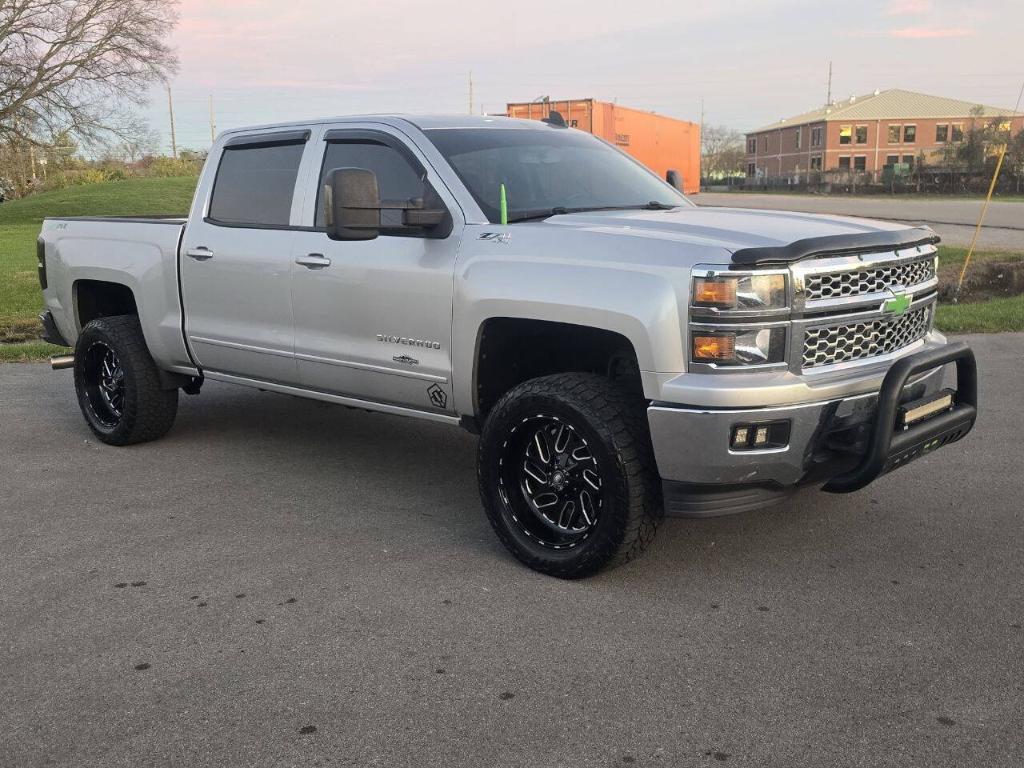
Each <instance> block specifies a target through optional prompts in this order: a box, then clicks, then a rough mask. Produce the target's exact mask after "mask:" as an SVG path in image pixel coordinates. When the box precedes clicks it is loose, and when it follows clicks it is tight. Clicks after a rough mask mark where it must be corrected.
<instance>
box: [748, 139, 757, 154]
mask: <svg viewBox="0 0 1024 768" xmlns="http://www.w3.org/2000/svg"><path fill="white" fill-rule="evenodd" d="M747 154H748V155H756V154H757V139H756V138H753V139H747Z"/></svg>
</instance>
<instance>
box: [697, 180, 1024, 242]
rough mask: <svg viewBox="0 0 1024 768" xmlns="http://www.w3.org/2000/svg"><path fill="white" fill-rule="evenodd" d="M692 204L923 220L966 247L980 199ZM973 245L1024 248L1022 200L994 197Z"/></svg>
mask: <svg viewBox="0 0 1024 768" xmlns="http://www.w3.org/2000/svg"><path fill="white" fill-rule="evenodd" d="M690 199H691V200H693V201H694V202H695V203H697V204H698V205H720V206H725V207H730V208H765V209H768V210H782V211H805V212H807V213H830V214H837V215H840V216H860V217H864V218H869V219H888V220H890V221H900V222H905V223H908V224H927V225H928V226H930V227H931V228H932V229H934V230H935V231H936V232H937V233H938V234H939V236H940V237H941V238H942V242H943V243H945V244H946V245H956V246H961V247H963V246H968V245H970V243H971V239H972V238H973V237H974V229H975V226H976V225H977V223H978V215H979V214H980V213H981V208H982V205H983V204H984V200H982V199H980V198H974V199H970V200H967V199H960V198H942V197H932V198H920V197H901V196H899V195H896V196H891V197H887V196H867V197H853V196H849V195H787V194H781V193H771V194H756V193H746V192H743V193H739V192H704V193H702V194H699V195H691V196H690ZM978 247H979V248H981V249H983V250H984V249H992V250H997V251H1020V250H1024V202H1020V201H1019V200H1017V201H1012V200H1011V201H1003V200H996V201H994V202H993V203H991V205H989V208H988V212H987V214H986V216H985V221H984V225H983V227H982V230H981V233H980V234H979V236H978Z"/></svg>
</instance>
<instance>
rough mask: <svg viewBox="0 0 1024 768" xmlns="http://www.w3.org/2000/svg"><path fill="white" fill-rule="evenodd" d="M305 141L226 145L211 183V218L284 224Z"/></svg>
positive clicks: (285, 224) (233, 221)
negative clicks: (215, 175)
mask: <svg viewBox="0 0 1024 768" xmlns="http://www.w3.org/2000/svg"><path fill="white" fill-rule="evenodd" d="M305 146H306V145H305V143H304V142H292V143H288V144H270V145H266V144H263V145H240V146H237V147H227V148H225V150H224V154H223V155H222V156H221V160H220V166H219V167H218V168H217V177H216V179H214V182H213V197H212V199H211V200H210V218H211V219H214V220H216V221H219V222H224V223H227V224H259V225H267V226H287V225H288V221H289V216H290V214H291V210H292V195H293V194H294V192H295V179H296V177H297V176H298V174H299V162H300V161H301V160H302V151H303V149H305Z"/></svg>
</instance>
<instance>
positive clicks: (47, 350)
mask: <svg viewBox="0 0 1024 768" xmlns="http://www.w3.org/2000/svg"><path fill="white" fill-rule="evenodd" d="M70 351H71V350H70V349H68V348H67V347H58V346H56V345H54V344H47V343H46V342H45V341H23V342H19V343H17V344H0V363H32V362H36V361H39V360H49V359H50V358H51V357H52V356H53V355H64V354H67V353H68V352H70Z"/></svg>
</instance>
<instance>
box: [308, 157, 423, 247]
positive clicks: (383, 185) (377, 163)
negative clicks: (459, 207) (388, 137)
mask: <svg viewBox="0 0 1024 768" xmlns="http://www.w3.org/2000/svg"><path fill="white" fill-rule="evenodd" d="M335 168H366V169H367V170H370V171H373V172H374V173H375V174H377V185H378V187H379V188H380V199H381V202H382V203H384V204H387V203H398V202H407V201H409V200H417V199H420V198H423V197H425V196H426V195H427V194H428V193H429V192H431V191H432V190H429V187H428V186H427V184H426V182H425V181H424V180H423V179H422V178H421V177H420V171H419V169H417V168H415V167H413V165H412V164H411V163H410V162H409V161H408V160H407V159H406V158H405V157H404V156H403V155H402V153H401V152H399V151H398V150H397V149H394V148H393V147H389V146H387V145H386V144H382V143H380V142H375V141H370V140H365V139H358V140H353V141H331V142H329V143H328V144H327V149H326V150H325V152H324V162H323V165H322V166H321V168H320V184H319V185H318V187H317V202H316V226H318V227H322V226H324V224H325V222H324V183H325V181H326V180H327V174H329V173H330V172H331V171H333V170H334V169H335ZM437 202H438V203H439V202H440V201H437ZM382 224H383V225H384V228H387V227H388V225H387V221H386V215H385V214H382Z"/></svg>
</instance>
